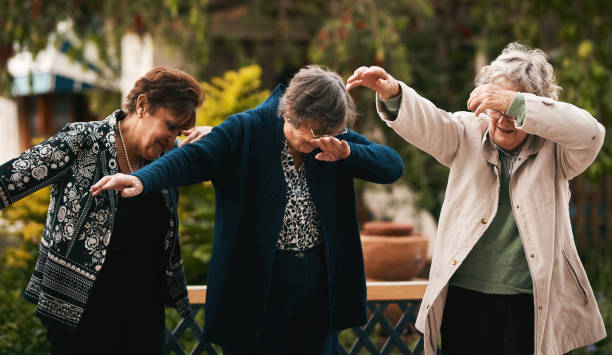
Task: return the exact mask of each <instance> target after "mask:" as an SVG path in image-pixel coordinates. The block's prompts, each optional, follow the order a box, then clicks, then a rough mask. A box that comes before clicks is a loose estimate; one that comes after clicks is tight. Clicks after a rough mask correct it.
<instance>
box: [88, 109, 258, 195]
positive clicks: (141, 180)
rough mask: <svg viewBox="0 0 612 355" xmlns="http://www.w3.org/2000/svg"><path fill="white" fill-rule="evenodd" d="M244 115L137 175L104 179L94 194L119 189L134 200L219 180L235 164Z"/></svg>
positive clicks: (95, 187) (240, 140)
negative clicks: (227, 168)
mask: <svg viewBox="0 0 612 355" xmlns="http://www.w3.org/2000/svg"><path fill="white" fill-rule="evenodd" d="M243 115H244V113H241V114H237V115H234V116H231V117H230V118H228V119H227V120H226V121H225V122H224V123H222V124H221V125H219V126H218V127H215V128H214V129H213V130H212V131H211V132H210V133H208V134H207V135H206V136H205V137H204V138H202V139H200V140H199V141H197V142H195V143H190V144H185V145H183V146H182V147H181V148H180V149H173V150H171V151H170V152H168V153H167V154H165V155H164V156H162V157H161V158H159V159H157V160H155V161H154V162H152V163H151V164H149V165H147V166H145V167H144V168H142V169H140V170H138V171H136V172H135V173H133V174H130V175H125V174H115V175H112V176H108V177H104V178H102V179H101V180H100V181H98V182H97V183H96V184H94V185H93V186H92V187H91V192H92V193H93V194H94V195H97V194H99V193H100V192H101V191H103V190H108V189H116V190H119V191H122V196H124V197H133V196H137V195H139V194H141V193H144V194H146V193H148V192H150V191H159V190H161V189H163V188H167V187H172V186H183V185H191V184H195V183H197V182H201V181H206V180H211V179H213V178H215V177H216V176H218V175H219V174H221V173H222V172H223V166H224V164H227V162H229V161H232V160H233V154H234V153H235V152H236V151H237V149H238V148H239V145H240V144H241V143H242V139H241V136H242V134H243V129H242V125H243V124H245V120H246V118H244V117H242V116H243Z"/></svg>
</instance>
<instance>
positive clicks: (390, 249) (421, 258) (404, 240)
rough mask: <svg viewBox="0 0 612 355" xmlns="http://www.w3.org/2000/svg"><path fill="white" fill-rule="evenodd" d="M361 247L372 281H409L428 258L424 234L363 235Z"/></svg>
mask: <svg viewBox="0 0 612 355" xmlns="http://www.w3.org/2000/svg"><path fill="white" fill-rule="evenodd" d="M361 246H362V248H363V258H364V262H365V271H366V277H367V278H368V279H369V280H372V281H374V280H376V281H409V280H410V279H413V278H415V277H416V275H417V274H418V273H419V272H420V271H421V268H423V266H424V265H425V262H426V260H427V238H426V237H424V236H422V235H410V236H404V237H398V236H394V237H388V236H380V235H365V234H362V235H361Z"/></svg>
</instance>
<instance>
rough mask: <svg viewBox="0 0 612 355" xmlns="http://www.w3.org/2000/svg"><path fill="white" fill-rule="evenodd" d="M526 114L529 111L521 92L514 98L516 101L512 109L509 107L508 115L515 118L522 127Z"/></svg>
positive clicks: (512, 104) (513, 101)
mask: <svg viewBox="0 0 612 355" xmlns="http://www.w3.org/2000/svg"><path fill="white" fill-rule="evenodd" d="M526 112H527V109H526V106H525V97H524V96H523V94H522V93H520V92H519V93H517V94H516V95H515V96H514V100H512V103H511V104H510V107H508V111H506V113H507V114H508V115H510V116H512V117H514V119H515V120H516V123H517V124H518V126H522V125H523V122H524V121H525V113H526Z"/></svg>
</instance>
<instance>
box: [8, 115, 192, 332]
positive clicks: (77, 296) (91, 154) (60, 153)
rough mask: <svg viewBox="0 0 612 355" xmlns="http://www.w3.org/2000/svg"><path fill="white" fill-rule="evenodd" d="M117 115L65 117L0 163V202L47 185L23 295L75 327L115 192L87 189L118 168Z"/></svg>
mask: <svg viewBox="0 0 612 355" xmlns="http://www.w3.org/2000/svg"><path fill="white" fill-rule="evenodd" d="M123 115H124V114H123V112H122V111H121V110H117V111H115V112H114V113H113V114H111V115H110V116H108V117H107V118H106V119H105V120H103V121H97V122H78V123H71V124H68V125H66V126H65V127H64V128H63V129H62V130H61V131H60V132H59V133H57V134H56V135H55V136H53V137H51V138H49V139H48V140H46V141H44V142H42V143H41V144H39V145H37V146H35V147H32V148H30V149H29V150H27V151H25V152H24V153H22V154H21V155H19V156H18V157H17V158H15V159H13V160H10V161H8V162H6V163H5V164H3V165H1V166H0V208H4V207H6V206H8V205H10V204H11V203H13V202H15V201H17V200H19V199H21V198H23V197H26V196H28V195H29V194H31V193H33V192H34V191H36V190H39V189H41V188H43V187H45V186H48V185H51V201H50V203H49V211H48V213H47V221H46V223H45V228H44V231H43V234H42V238H41V242H40V252H39V256H38V260H37V262H36V267H35V269H34V273H33V274H32V277H31V279H30V282H29V284H28V285H27V287H26V290H25V294H24V298H25V299H26V300H28V301H30V302H32V303H34V304H35V305H36V306H37V307H36V314H37V315H38V317H40V318H41V319H43V320H53V321H56V322H59V323H61V324H64V325H67V326H71V327H76V326H77V325H78V323H79V320H80V319H81V315H82V314H83V311H84V309H85V305H86V303H87V297H88V296H89V292H90V290H91V288H92V285H93V283H94V281H95V280H96V276H97V275H98V273H99V271H100V270H101V268H102V264H103V263H104V257H105V255H106V248H107V246H108V244H109V242H110V238H111V234H112V232H113V226H114V221H115V214H116V212H117V200H118V197H119V195H118V193H117V192H116V191H114V190H109V191H104V192H103V193H101V194H100V195H98V196H96V197H93V196H92V195H91V194H90V193H89V188H90V186H91V185H93V184H94V183H96V182H97V181H98V180H99V179H100V178H101V177H103V176H105V175H109V174H115V173H118V172H119V167H118V163H117V148H116V146H115V128H116V124H117V119H121V118H122V117H123ZM162 195H163V196H164V200H165V202H166V205H167V207H168V210H169V211H170V223H169V228H168V232H167V233H166V237H165V243H164V256H165V260H166V261H167V264H166V265H165V272H166V279H165V281H166V285H167V292H166V294H167V295H168V297H167V303H168V304H169V305H171V306H174V307H176V308H177V309H178V311H179V313H181V315H182V316H183V317H187V316H189V314H190V308H189V300H188V298H187V287H186V283H185V273H184V270H183V260H182V258H181V250H180V244H179V238H178V215H177V206H178V191H177V190H176V189H175V188H173V189H164V190H162ZM135 223H146V221H140V222H135ZM126 272H129V271H128V270H126ZM135 306H137V305H135Z"/></svg>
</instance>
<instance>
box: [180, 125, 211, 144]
mask: <svg viewBox="0 0 612 355" xmlns="http://www.w3.org/2000/svg"><path fill="white" fill-rule="evenodd" d="M212 129H213V128H212V127H210V126H195V127H193V128H192V129H188V130H185V131H183V132H182V133H183V135H184V136H187V137H186V138H185V139H183V140H182V141H181V142H180V143H179V147H182V146H184V145H185V144H187V143H194V142H197V141H199V140H200V139H202V137H204V136H205V135H207V134H208V133H210V131H212Z"/></svg>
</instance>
